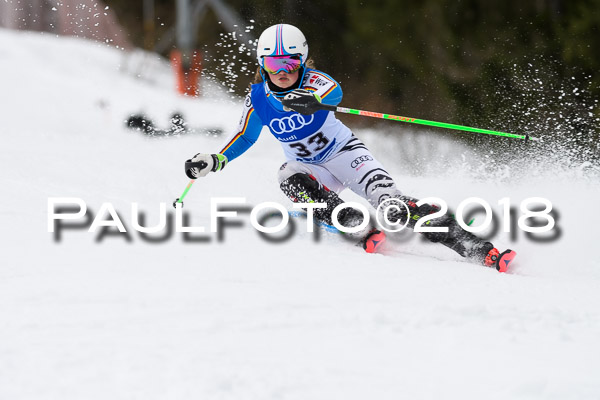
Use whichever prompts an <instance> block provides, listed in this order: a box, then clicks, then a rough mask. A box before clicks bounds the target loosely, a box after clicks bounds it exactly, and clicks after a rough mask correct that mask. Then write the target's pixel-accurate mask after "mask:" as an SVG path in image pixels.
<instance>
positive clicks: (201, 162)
mask: <svg viewBox="0 0 600 400" xmlns="http://www.w3.org/2000/svg"><path fill="white" fill-rule="evenodd" d="M227 161H228V160H227V157H225V156H224V155H223V154H202V153H198V154H196V155H195V156H194V157H192V159H190V160H187V161H186V162H185V174H186V175H187V176H188V177H189V178H191V179H197V178H202V177H204V176H206V174H208V173H209V172H217V171H220V170H222V169H223V168H225V165H227Z"/></svg>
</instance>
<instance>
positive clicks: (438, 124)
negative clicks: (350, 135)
mask: <svg viewBox="0 0 600 400" xmlns="http://www.w3.org/2000/svg"><path fill="white" fill-rule="evenodd" d="M319 108H321V109H323V110H328V111H334V112H339V113H344V114H354V115H362V116H364V117H373V118H381V119H389V120H392V121H401V122H408V123H411V124H420V125H429V126H436V127H439V128H447V129H454V130H457V131H467V132H475V133H485V134H486V135H495V136H504V137H509V138H514V139H523V140H525V141H527V140H540V139H539V138H535V137H532V136H529V134H525V135H516V134H514V133H507V132H497V131H491V130H489V129H480V128H472V127H470V126H462V125H455V124H447V123H445V122H436V121H428V120H426V119H418V118H411V117H402V116H400V115H392V114H383V113H378V112H373V111H363V110H355V109H352V108H346V107H336V106H332V105H329V104H323V103H320V105H319Z"/></svg>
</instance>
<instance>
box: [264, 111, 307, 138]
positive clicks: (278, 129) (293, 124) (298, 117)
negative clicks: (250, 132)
mask: <svg viewBox="0 0 600 400" xmlns="http://www.w3.org/2000/svg"><path fill="white" fill-rule="evenodd" d="M314 119H315V116H314V115H311V116H310V118H309V119H308V121H307V120H306V119H305V118H304V115H302V114H292V115H290V116H287V117H283V118H275V119H274V120H272V121H271V123H270V124H269V128H271V131H273V133H276V134H277V135H281V134H283V133H289V132H293V131H296V130H298V129H302V128H304V127H305V126H306V125H309V124H310V123H312V122H313V120H314Z"/></svg>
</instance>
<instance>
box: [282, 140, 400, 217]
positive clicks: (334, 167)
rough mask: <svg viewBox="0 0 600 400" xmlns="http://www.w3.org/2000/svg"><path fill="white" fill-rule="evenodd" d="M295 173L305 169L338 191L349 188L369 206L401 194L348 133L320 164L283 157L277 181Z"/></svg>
mask: <svg viewBox="0 0 600 400" xmlns="http://www.w3.org/2000/svg"><path fill="white" fill-rule="evenodd" d="M297 173H307V174H310V175H312V176H314V177H315V178H316V180H317V181H318V182H319V183H320V184H321V185H323V186H326V187H327V188H328V189H329V190H332V191H334V192H336V193H338V194H339V193H340V192H341V191H342V190H344V189H345V188H349V189H350V190H352V191H353V192H354V193H356V194H358V195H359V196H361V197H363V198H365V199H367V201H368V202H369V203H370V204H371V205H372V206H373V207H375V208H376V207H377V206H378V205H379V203H381V202H382V201H383V200H385V199H387V198H390V197H398V196H400V195H401V193H400V191H399V190H398V188H397V187H396V184H395V183H394V180H393V179H392V177H391V176H390V174H388V173H387V171H386V170H385V169H384V168H383V165H381V163H380V162H379V161H377V159H375V157H373V155H372V154H371V152H370V151H369V149H367V147H366V146H365V145H364V144H363V143H362V142H361V141H360V140H358V139H357V138H356V137H354V136H352V137H351V138H350V139H349V140H348V142H347V143H346V144H345V145H343V146H342V148H341V149H340V150H339V151H338V152H337V153H336V154H334V155H333V157H331V158H330V159H329V160H327V161H325V162H323V163H321V164H307V163H302V162H299V161H287V162H286V163H285V164H283V165H282V166H281V168H280V169H279V183H281V182H283V181H285V180H286V179H288V178H289V177H291V176H292V175H295V174H297Z"/></svg>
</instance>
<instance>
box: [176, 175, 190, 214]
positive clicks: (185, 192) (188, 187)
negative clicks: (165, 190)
mask: <svg viewBox="0 0 600 400" xmlns="http://www.w3.org/2000/svg"><path fill="white" fill-rule="evenodd" d="M194 182H196V180H195V179H190V183H188V184H187V186H186V187H185V190H184V191H183V193H182V194H181V196H180V197H178V198H176V199H175V201H174V202H173V208H177V203H181V207H183V199H184V198H185V196H187V193H188V192H189V191H190V188H191V187H192V185H193V184H194Z"/></svg>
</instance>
